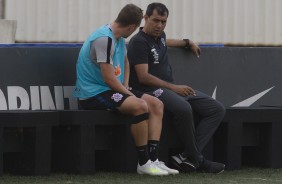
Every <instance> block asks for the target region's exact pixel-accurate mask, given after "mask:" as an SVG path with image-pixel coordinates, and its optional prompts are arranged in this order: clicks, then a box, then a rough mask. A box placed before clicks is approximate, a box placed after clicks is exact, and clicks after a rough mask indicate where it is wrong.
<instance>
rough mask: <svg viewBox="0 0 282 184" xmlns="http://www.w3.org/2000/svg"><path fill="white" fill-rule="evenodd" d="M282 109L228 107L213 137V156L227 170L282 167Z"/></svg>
mask: <svg viewBox="0 0 282 184" xmlns="http://www.w3.org/2000/svg"><path fill="white" fill-rule="evenodd" d="M281 132H282V108H276V107H240V108H227V111H226V116H225V118H224V120H223V123H222V124H221V126H220V127H219V129H218V131H217V132H216V134H215V136H214V152H215V153H214V157H215V159H216V160H218V161H221V162H223V163H226V166H227V169H230V170H232V169H240V168H241V167H242V165H248V166H261V167H270V168H281V167H282V157H281V155H282V142H281V140H282V134H281Z"/></svg>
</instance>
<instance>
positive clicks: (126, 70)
mask: <svg viewBox="0 0 282 184" xmlns="http://www.w3.org/2000/svg"><path fill="white" fill-rule="evenodd" d="M129 75H130V68H129V62H128V58H127V56H125V57H124V82H123V85H124V86H125V87H126V88H127V89H128V87H129V86H128V82H129Z"/></svg>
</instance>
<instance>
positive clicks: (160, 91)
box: [153, 88, 164, 98]
mask: <svg viewBox="0 0 282 184" xmlns="http://www.w3.org/2000/svg"><path fill="white" fill-rule="evenodd" d="M163 92H164V90H162V89H161V88H160V89H157V90H156V91H154V92H153V94H154V95H155V97H157V98H158V97H159V96H161V95H162V93H163Z"/></svg>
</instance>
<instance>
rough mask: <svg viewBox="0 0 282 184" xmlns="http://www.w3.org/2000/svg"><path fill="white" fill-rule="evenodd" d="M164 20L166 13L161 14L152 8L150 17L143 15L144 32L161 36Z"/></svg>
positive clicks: (165, 19)
mask: <svg viewBox="0 0 282 184" xmlns="http://www.w3.org/2000/svg"><path fill="white" fill-rule="evenodd" d="M166 22H167V14H165V15H163V16H162V15H159V14H158V12H157V10H154V11H153V14H152V15H151V16H150V17H148V15H145V27H146V33H147V34H149V35H151V36H154V37H159V36H161V34H162V33H163V31H164V29H165V26H166Z"/></svg>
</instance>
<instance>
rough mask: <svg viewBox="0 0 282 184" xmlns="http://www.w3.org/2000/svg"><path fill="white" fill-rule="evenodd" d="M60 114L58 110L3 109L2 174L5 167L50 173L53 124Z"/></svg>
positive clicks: (0, 114)
mask: <svg viewBox="0 0 282 184" xmlns="http://www.w3.org/2000/svg"><path fill="white" fill-rule="evenodd" d="M58 115H59V114H58V112H57V111H0V175H1V174H2V173H3V168H5V170H6V171H9V172H12V173H17V174H28V175H48V174H50V170H51V145H52V144H51V142H52V127H53V126H58V124H59V116H58ZM15 132H16V135H15V134H14V133H15ZM11 134H13V135H11ZM3 158H4V159H3Z"/></svg>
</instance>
